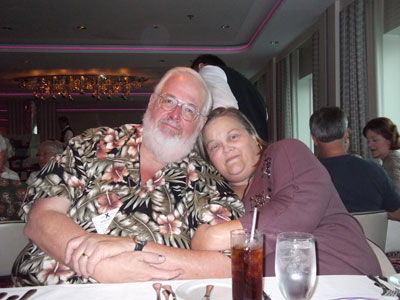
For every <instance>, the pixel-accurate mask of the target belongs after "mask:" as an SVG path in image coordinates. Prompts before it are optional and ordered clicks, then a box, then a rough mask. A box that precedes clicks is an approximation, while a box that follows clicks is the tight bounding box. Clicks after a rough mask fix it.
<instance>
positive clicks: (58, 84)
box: [15, 75, 148, 100]
mask: <svg viewBox="0 0 400 300" xmlns="http://www.w3.org/2000/svg"><path fill="white" fill-rule="evenodd" d="M15 80H16V81H18V85H19V87H20V88H23V89H27V90H29V91H31V92H32V94H33V96H34V97H35V98H38V99H41V100H45V99H46V98H53V99H56V97H57V96H62V97H64V98H68V99H70V100H73V94H77V93H78V94H82V95H83V94H91V95H92V96H93V97H94V98H96V99H98V100H100V99H101V96H106V97H108V98H111V97H112V96H121V97H122V98H124V99H127V96H128V95H129V93H131V92H133V91H134V90H136V89H138V88H141V87H143V83H144V82H145V81H146V80H148V78H145V77H140V76H117V75H47V76H32V77H22V78H16V79H15Z"/></svg>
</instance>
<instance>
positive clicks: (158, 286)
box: [153, 283, 161, 300]
mask: <svg viewBox="0 0 400 300" xmlns="http://www.w3.org/2000/svg"><path fill="white" fill-rule="evenodd" d="M153 289H154V290H155V291H156V294H157V300H161V295H160V291H161V283H153Z"/></svg>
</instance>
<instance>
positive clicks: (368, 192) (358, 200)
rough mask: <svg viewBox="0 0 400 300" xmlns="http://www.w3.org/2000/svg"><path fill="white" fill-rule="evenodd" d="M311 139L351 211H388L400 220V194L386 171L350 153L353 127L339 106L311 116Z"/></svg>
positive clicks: (321, 109)
mask: <svg viewBox="0 0 400 300" xmlns="http://www.w3.org/2000/svg"><path fill="white" fill-rule="evenodd" d="M310 131H311V137H312V139H313V141H314V145H315V147H316V150H317V153H318V158H319V159H320V161H321V163H322V164H323V165H324V166H325V168H326V169H327V170H328V172H329V174H330V175H331V178H332V181H333V184H334V185H335V187H336V189H337V191H338V192H339V195H340V198H341V199H342V201H343V203H344V205H345V206H346V208H347V210H348V211H349V212H351V213H353V212H365V211H376V210H386V211H388V217H389V218H390V219H393V220H400V194H399V193H398V192H397V191H396V189H395V187H394V185H393V182H392V180H391V179H390V177H389V176H388V175H387V174H386V172H385V170H384V169H383V168H382V166H380V165H379V164H377V163H376V162H374V161H372V160H368V159H363V158H360V157H357V156H355V155H353V154H348V153H347V150H348V148H349V140H350V139H349V134H350V133H349V128H348V119H347V116H346V113H345V112H344V111H343V110H342V109H340V108H339V107H323V108H320V109H319V110H317V111H315V112H314V113H313V114H312V115H311V117H310Z"/></svg>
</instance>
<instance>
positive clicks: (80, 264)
mask: <svg viewBox="0 0 400 300" xmlns="http://www.w3.org/2000/svg"><path fill="white" fill-rule="evenodd" d="M134 245H135V243H134V242H133V240H132V239H131V238H128V237H119V236H110V235H104V234H97V233H85V234H83V235H81V236H78V237H76V238H73V239H71V240H69V242H68V243H67V247H66V250H65V263H66V264H68V265H70V266H71V267H72V269H73V270H74V271H75V272H76V273H77V275H79V276H83V277H86V278H87V277H89V276H92V275H93V273H94V271H95V268H96V265H97V264H98V263H99V262H100V261H101V260H103V259H105V258H108V257H112V256H115V255H118V254H121V253H123V252H126V251H133V249H134Z"/></svg>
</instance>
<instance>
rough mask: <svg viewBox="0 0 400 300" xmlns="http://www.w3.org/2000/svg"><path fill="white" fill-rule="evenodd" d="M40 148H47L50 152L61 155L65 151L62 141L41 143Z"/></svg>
mask: <svg viewBox="0 0 400 300" xmlns="http://www.w3.org/2000/svg"><path fill="white" fill-rule="evenodd" d="M40 146H43V147H46V148H47V150H48V151H50V152H51V153H53V154H54V155H56V154H61V153H63V151H64V147H63V145H62V143H61V142H60V141H57V140H46V141H44V142H41V143H40Z"/></svg>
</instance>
